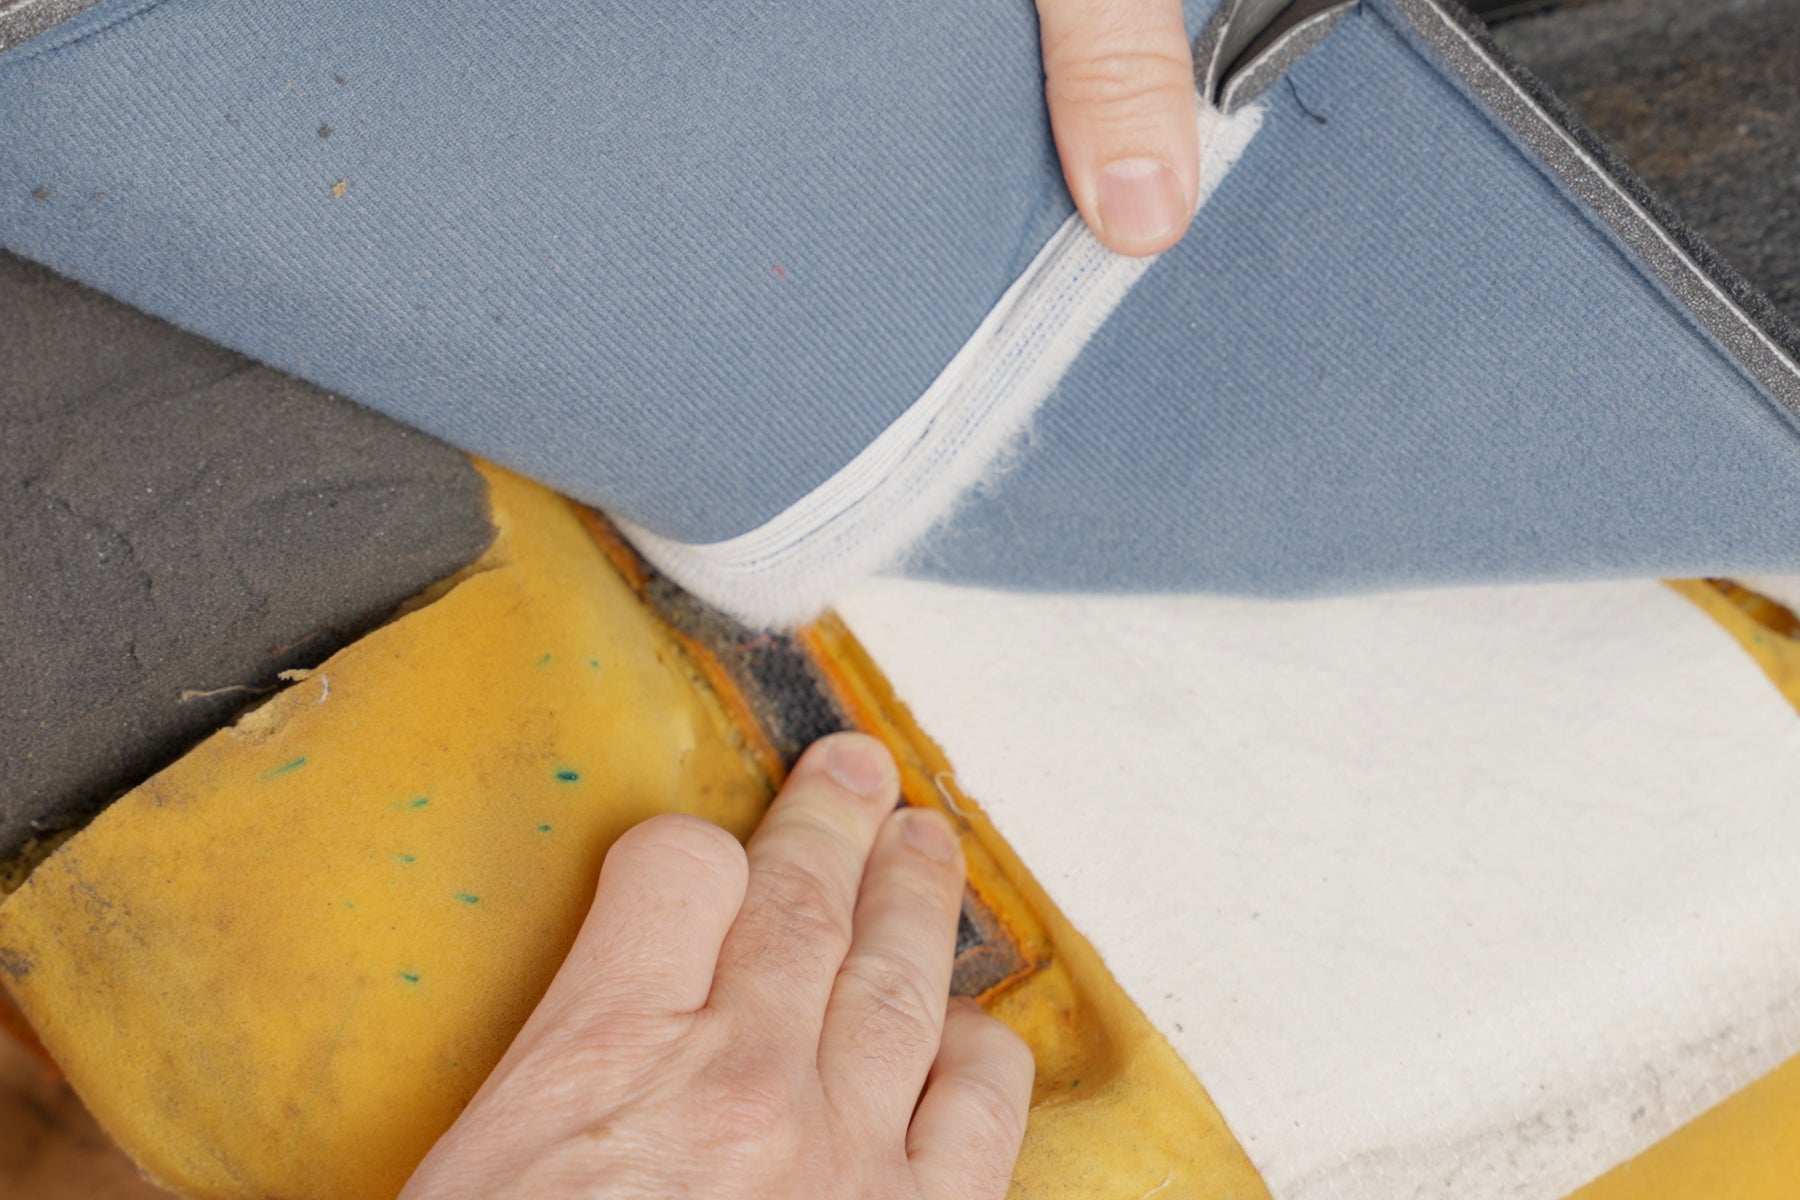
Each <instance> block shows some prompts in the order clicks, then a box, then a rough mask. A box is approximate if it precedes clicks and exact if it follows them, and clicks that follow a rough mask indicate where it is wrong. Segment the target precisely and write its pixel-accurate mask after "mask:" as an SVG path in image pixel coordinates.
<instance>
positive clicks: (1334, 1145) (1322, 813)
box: [841, 580, 1800, 1200]
mask: <svg viewBox="0 0 1800 1200" xmlns="http://www.w3.org/2000/svg"><path fill="white" fill-rule="evenodd" d="M841 611H842V612H843V614H844V615H845V617H846V618H847V619H848V621H849V623H850V625H851V627H852V628H853V629H854V631H855V633H856V634H857V636H858V637H859V638H861V639H862V641H863V642H864V644H865V645H866V646H867V647H868V649H869V650H870V651H871V652H872V653H873V655H874V657H875V659H876V661H877V662H878V663H880V665H881V667H882V668H883V670H885V671H886V672H887V673H888V674H889V675H890V676H891V678H892V680H893V682H894V683H895V685H896V686H897V688H898V690H899V693H900V695H901V696H902V698H903V699H905V700H906V701H907V702H908V703H909V704H910V705H911V706H912V707H913V709H914V711H915V713H916V714H917V716H918V717H919V718H920V720H921V722H922V724H923V726H924V728H925V729H926V730H927V731H928V732H929V733H930V734H931V735H932V736H933V737H935V738H937V739H938V740H939V741H940V742H941V743H943V745H944V746H945V748H946V750H947V751H948V753H949V755H950V758H951V760H952V762H953V763H954V764H955V766H956V769H957V774H958V779H959V782H960V783H961V784H962V785H963V786H964V788H965V789H966V790H967V791H968V792H969V793H970V794H971V795H972V796H974V797H975V798H976V799H977V800H978V801H980V802H981V803H982V804H984V805H985V806H986V807H987V810H988V811H989V812H990V813H991V814H992V815H993V817H994V819H995V821H996V823H997V825H998V827H999V829H1000V831H1001V833H1002V834H1003V835H1004V836H1005V837H1006V838H1008V839H1009V841H1010V842H1011V843H1012V845H1013V846H1014V847H1015V848H1016V849H1017V850H1018V851H1019V852H1020V854H1021V855H1022V856H1023V858H1024V861H1025V862H1026V864H1027V865H1028V866H1029V867H1030V868H1031V869H1032V870H1033V871H1034V872H1035V873H1036V874H1037V876H1038V878H1039V879H1040V880H1041V881H1042V882H1043V883H1044V885H1045V886H1046V887H1047V888H1048V889H1049V892H1050V894H1051V896H1052V897H1053V898H1054V899H1055V900H1056V902H1057V903H1058V904H1059V905H1061V906H1062V907H1063V909H1064V911H1065V912H1067V914H1068V915H1069V916H1070V917H1071V918H1072V919H1073V920H1074V922H1075V924H1076V926H1077V927H1078V928H1080V929H1081V930H1082V931H1083V932H1084V933H1085V934H1087V936H1088V937H1090V938H1091V939H1092V940H1093V941H1094V943H1095V945H1096V946H1097V947H1098V948H1099V950H1100V952H1101V953H1102V955H1104V956H1105V958H1106V961H1107V963H1108V964H1109V966H1110V967H1111V968H1112V969H1113V971H1114V972H1115V973H1116V974H1117V976H1118V978H1119V980H1120V982H1121V983H1122V984H1123V985H1124V986H1125V988H1126V989H1127V990H1128V991H1129V992H1130V993H1131V995H1132V996H1133V997H1134V998H1135V999H1136V1000H1137V1002H1138V1003H1139V1004H1140V1005H1141V1006H1142V1007H1143V1008H1144V1010H1145V1011H1146V1012H1147V1013H1148V1014H1149V1016H1150V1017H1151V1019H1152V1020H1153V1021H1154V1022H1155V1023H1156V1025H1157V1026H1158V1027H1159V1028H1160V1029H1161V1030H1162V1031H1163V1032H1164V1033H1165V1034H1166V1035H1167V1036H1168V1037H1169V1038H1170V1039H1171V1041H1172V1042H1173V1044H1174V1045H1175V1047H1176V1048H1177V1049H1178V1050H1179V1051H1180V1053H1181V1054H1182V1056H1183V1057H1184V1058H1185V1059H1186V1060H1187V1061H1188V1063H1189V1064H1190V1065H1191V1066H1192V1067H1193V1068H1194V1070H1195V1072H1196V1074H1197V1075H1198V1076H1199V1078H1200V1080H1201V1081H1202V1083H1204V1084H1205V1085H1206V1087H1207V1088H1208V1089H1209V1091H1210V1092H1211V1094H1212V1096H1213V1098H1214V1099H1215V1100H1216V1101H1217V1102H1218V1104H1219V1107H1220V1108H1221V1110H1222V1111H1223V1113H1224V1115H1225V1117H1226V1119H1227V1121H1228V1122H1229V1123H1230V1124H1231V1126H1232V1128H1233V1130H1234V1132H1235V1133H1236V1134H1237V1136H1238V1138H1239V1140H1240V1141H1241V1142H1242V1143H1243V1145H1244V1146H1245V1148H1246V1150H1247V1151H1248V1152H1249V1154H1250V1156H1251V1158H1252V1160H1253V1161H1254V1162H1255V1163H1256V1165H1257V1167H1258V1168H1259V1169H1260V1170H1261V1171H1262V1172H1263V1174H1264V1176H1265V1177H1266V1179H1267V1180H1268V1182H1269V1184H1270V1185H1271V1187H1272V1188H1273V1190H1274V1192H1275V1195H1276V1196H1277V1197H1278V1198H1280V1200H1415V1198H1440V1197H1441V1198H1443V1200H1501V1198H1502V1197H1504V1198H1505V1200H1560V1198H1561V1197H1564V1196H1566V1195H1567V1194H1568V1193H1569V1192H1571V1191H1572V1190H1574V1189H1575V1188H1576V1187H1578V1186H1579V1185H1581V1184H1583V1183H1585V1182H1587V1181H1588V1180H1590V1179H1592V1178H1594V1177H1595V1176H1597V1175H1599V1174H1601V1173H1602V1172H1603V1171H1605V1170H1606V1169H1608V1168H1610V1167H1612V1166H1613V1165H1615V1164H1617V1163H1619V1162H1621V1161H1623V1160H1625V1159H1627V1158H1629V1157H1631V1156H1632V1155H1634V1154H1636V1153H1637V1152H1638V1151H1640V1150H1642V1149H1643V1148H1644V1147H1646V1146H1648V1145H1650V1144H1651V1143H1653V1142H1655V1141H1656V1140H1658V1139H1660V1138H1662V1137H1664V1136H1666V1135H1667V1134H1668V1133H1670V1132H1671V1131H1673V1130H1674V1129H1675V1128H1677V1127H1678V1126H1679V1125H1681V1124H1682V1123H1684V1122H1686V1121H1687V1120H1689V1119H1691V1118H1692V1117H1694V1116H1696V1115H1697V1114H1699V1113H1700V1112H1702V1111H1703V1110H1705V1109H1706V1108H1708V1107H1709V1106H1711V1105H1712V1104H1714V1103H1716V1102H1717V1101H1719V1100H1721V1099H1723V1098H1724V1097H1725V1096H1727V1095H1729V1094H1730V1093H1731V1092H1733V1091H1735V1090H1736V1089H1738V1088H1740V1087H1742V1086H1744V1085H1745V1084H1747V1083H1749V1082H1751V1081H1752V1080H1754V1079H1755V1078H1757V1077H1759V1076H1760V1075H1762V1074H1764V1073H1766V1072H1767V1071H1768V1070H1770V1069H1771V1068H1773V1067H1774V1066H1776V1065H1777V1064H1778V1063H1780V1062H1781V1061H1782V1060H1783V1059H1785V1058H1787V1057H1789V1056H1791V1055H1793V1054H1794V1053H1796V1052H1797V1051H1800V1005H1797V1004H1796V998H1797V996H1800V953H1796V950H1800V901H1796V899H1795V897H1796V891H1795V884H1794V880H1795V868H1796V865H1797V864H1800V718H1797V717H1796V714H1795V713H1794V711H1793V710H1792V709H1791V708H1790V707H1789V706H1788V705H1787V703H1786V702H1785V701H1784V700H1783V699H1782V698H1781V697H1780V695H1779V694H1778V693H1777V692H1776V691H1775V689H1774V688H1773V687H1772V686H1771V685H1770V684H1769V682H1768V681H1767V679H1766V678H1765V677H1764V676H1763V675H1762V674H1761V672H1760V671H1758V670H1757V668H1756V667H1755V666H1754V665H1753V664H1752V663H1751V662H1750V660H1749V658H1748V657H1747V656H1746V655H1745V654H1744V653H1743V652H1742V651H1741V650H1740V649H1739V648H1738V647H1737V646H1736V645H1735V644H1734V643H1733V642H1732V641H1731V640H1730V639H1729V638H1728V637H1727V636H1726V635H1725V633H1724V632H1723V631H1722V630H1720V629H1719V628H1717V627H1716V626H1714V625H1713V624H1712V622H1711V621H1709V620H1708V619H1707V618H1706V617H1705V616H1704V615H1702V614H1701V613H1700V612H1698V610H1696V609H1694V608H1692V607H1691V606H1690V605H1688V604H1687V602H1686V601H1684V600H1682V599H1681V598H1680V597H1679V596H1677V595H1675V594H1674V593H1673V592H1671V591H1670V590H1668V589H1667V588H1665V587H1662V586H1661V585H1659V584H1655V583H1652V582H1641V583H1600V584H1583V585H1558V586H1533V587H1518V588H1484V589H1467V590H1455V591H1434V592H1421V593H1408V594H1402V595H1388V596H1378V597H1361V598H1352V599H1338V600H1328V601H1319V602H1308V603H1287V604H1276V603H1263V602H1252V601H1238V600H1231V599H1220V598H1209V597H1199V596H1193V597H1165V598H1152V597H1139V598H1127V597H1113V598H1095V597H1067V596H1065V597H1042V596H1030V597H1027V596H1018V595H1005V594H998V593H993V592H984V591H978V590H970V589H959V588H953V587H948V586H943V585H935V584H926V583H918V582H904V581H897V580H875V581H870V582H868V583H866V584H864V585H862V586H860V587H859V588H857V589H856V590H854V591H853V592H852V593H851V594H850V595H849V596H848V597H847V598H846V600H845V602H844V603H843V604H842V606H841Z"/></svg>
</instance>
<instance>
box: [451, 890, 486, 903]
mask: <svg viewBox="0 0 1800 1200" xmlns="http://www.w3.org/2000/svg"><path fill="white" fill-rule="evenodd" d="M456 898H457V899H458V900H460V901H462V902H463V903H464V904H480V903H481V897H480V896H474V895H470V894H469V893H468V892H458V893H456Z"/></svg>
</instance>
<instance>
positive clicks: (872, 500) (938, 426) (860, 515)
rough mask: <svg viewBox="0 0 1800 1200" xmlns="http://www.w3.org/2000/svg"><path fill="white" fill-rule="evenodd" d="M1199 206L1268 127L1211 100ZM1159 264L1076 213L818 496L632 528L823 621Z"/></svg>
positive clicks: (693, 565)
mask: <svg viewBox="0 0 1800 1200" xmlns="http://www.w3.org/2000/svg"><path fill="white" fill-rule="evenodd" d="M1201 112H1202V126H1201V127H1202V137H1203V139H1204V140H1203V143H1202V151H1203V152H1202V155H1201V176H1200V187H1199V201H1198V203H1202V204H1203V203H1205V201H1206V198H1207V197H1208V196H1210V195H1211V194H1212V193H1213V191H1214V190H1215V189H1216V188H1217V187H1218V185H1219V182H1220V181H1221V180H1222V179H1223V178H1224V177H1225V174H1226V172H1227V171H1229V170H1230V168H1231V166H1232V164H1234V163H1235V162H1236V161H1237V159H1238V157H1239V155H1241V154H1242V153H1243V151H1244V148H1245V147H1246V146H1248V145H1249V143H1250V139H1251V138H1252V137H1253V136H1254V135H1255V133H1256V131H1257V129H1258V128H1259V127H1260V126H1261V123H1262V110H1261V108H1259V107H1255V106H1252V107H1249V108H1245V109H1243V110H1241V111H1239V112H1237V113H1234V114H1232V115H1231V116H1229V117H1226V116H1223V115H1222V114H1220V113H1219V112H1218V111H1217V110H1216V109H1213V108H1210V107H1208V106H1204V105H1203V106H1202V109H1201ZM1153 261H1155V260H1154V259H1147V258H1126V257H1125V256H1123V255H1119V254H1114V253H1113V252H1112V251H1110V250H1108V249H1106V248H1105V247H1104V246H1102V245H1101V244H1100V243H1099V241H1097V240H1096V239H1095V238H1094V235H1093V234H1092V233H1091V232H1089V230H1088V228H1087V226H1086V224H1085V223H1083V221H1082V219H1081V216H1080V214H1076V215H1074V216H1071V217H1070V218H1069V220H1068V221H1067V222H1065V223H1064V224H1063V226H1062V228H1060V229H1058V230H1057V231H1056V233H1055V234H1054V235H1052V236H1051V238H1050V240H1049V241H1048V242H1047V243H1046V244H1045V245H1044V248H1043V249H1042V250H1040V251H1039V252H1038V254H1037V257H1036V258H1034V259H1033V260H1032V262H1031V265H1030V266H1029V267H1027V268H1026V269H1025V271H1024V273H1023V274H1021V275H1020V276H1019V278H1018V279H1017V280H1015V281H1014V282H1013V284H1012V286H1011V287H1009V288H1008V289H1007V290H1006V293H1005V294H1004V295H1003V296H1001V298H1000V301H999V303H997V304H996V305H995V306H994V307H993V309H992V310H990V311H989V313H988V315H987V316H986V317H985V318H984V319H983V320H982V322H981V324H980V325H979V326H978V327H977V328H976V330H975V333H974V334H973V335H972V336H971V337H970V338H969V340H968V341H967V342H965V343H964V344H963V346H962V348H961V349H960V350H958V351H957V353H956V355H955V357H953V358H952V359H951V360H950V362H949V364H948V365H947V366H946V367H945V368H944V369H943V371H941V372H940V373H939V375H938V377H937V378H936V379H935V380H933V381H932V384H931V386H930V387H928V388H927V389H926V390H925V392H924V394H923V395H921V396H920V397H919V399H918V400H916V401H914V402H913V404H912V405H911V406H910V407H909V408H908V409H907V410H906V412H904V413H902V414H901V415H900V417H899V419H898V420H896V421H895V422H894V423H893V424H892V425H889V426H888V427H887V429H885V430H883V431H882V433H881V434H880V435H879V436H878V437H876V438H875V440H874V441H872V442H870V443H869V444H868V445H867V446H866V447H864V448H863V450H862V451H861V453H859V454H857V456H856V457H855V458H853V459H851V460H850V462H849V463H847V464H845V466H843V467H842V468H840V469H839V470H838V471H837V473H835V474H834V475H832V476H831V478H829V479H827V480H826V481H825V482H824V483H822V484H820V485H819V486H818V487H817V488H815V489H813V490H812V491H811V492H809V493H807V494H806V495H805V496H803V497H801V498H800V499H799V500H798V501H796V502H795V503H794V504H793V505H791V506H789V507H788V508H787V509H785V510H783V511H782V512H781V513H779V514H777V515H776V516H775V517H773V518H772V519H770V520H769V521H767V522H766V523H764V524H763V525H761V526H758V527H757V528H756V529H753V530H750V531H749V532H748V533H744V534H740V535H738V536H737V537H733V538H728V539H726V540H724V541H720V542H711V543H706V544H698V545H697V544H693V543H687V542H678V541H674V540H671V539H669V538H664V537H661V536H659V535H657V534H654V533H652V532H650V531H649V530H646V529H644V528H642V527H641V526H638V525H634V524H632V523H630V522H627V521H622V520H621V521H619V522H618V524H619V528H620V530H621V531H622V532H623V533H624V534H625V536H626V537H628V538H629V539H630V540H631V541H632V542H633V543H635V544H636V546H637V548H638V550H639V551H640V552H642V553H643V555H644V557H645V558H647V559H649V560H650V562H652V563H653V564H655V566H656V567H658V568H659V569H660V570H661V571H662V572H663V573H664V574H666V575H668V576H669V577H670V578H671V579H673V580H674V581H675V582H677V583H679V584H681V585H682V586H683V587H685V588H687V589H688V590H689V591H691V592H693V593H694V594H696V595H697V596H699V597H700V598H701V599H703V600H706V601H708V602H709V603H712V604H714V605H717V606H718V607H720V608H723V609H725V610H726V611H728V612H730V613H732V614H733V615H734V616H737V617H739V618H740V619H743V620H746V621H749V622H751V623H753V624H756V625H761V626H773V625H785V624H792V623H795V622H798V621H802V620H805V619H807V618H808V617H811V616H813V615H815V614H816V613H817V612H818V611H819V610H820V609H821V608H823V607H824V606H825V604H826V603H827V602H828V601H829V599H830V597H831V595H832V594H833V592H835V591H836V590H837V589H838V588H839V587H841V586H843V585H844V584H846V583H849V582H851V581H853V580H855V579H857V578H860V577H862V576H864V575H867V574H869V573H872V572H874V571H876V570H879V569H880V568H881V567H883V566H885V565H887V564H889V563H891V562H893V561H895V560H896V559H898V558H899V557H901V556H902V555H903V554H905V553H906V551H907V550H908V549H910V548H911V547H912V545H913V544H914V543H915V542H916V541H917V540H918V539H919V538H921V537H922V536H924V534H925V533H926V532H928V531H929V530H930V529H931V527H932V526H933V525H935V524H937V523H938V522H939V521H940V520H942V519H943V518H944V517H945V516H947V515H948V514H949V513H950V511H951V510H952V509H953V508H954V507H955V505H956V502H957V501H958V500H959V499H960V498H961V497H962V496H963V494H964V493H965V492H966V491H967V490H968V488H969V487H970V486H972V485H973V484H974V483H975V482H976V481H977V480H978V479H979V478H980V477H981V475H982V474H983V473H984V472H985V471H986V470H987V469H988V467H989V466H990V465H991V464H992V463H993V462H994V460H995V458H996V457H997V456H998V455H999V454H1000V453H1001V451H1002V450H1004V449H1005V448H1006V446H1007V445H1008V443H1010V442H1011V441H1012V440H1013V438H1014V437H1015V436H1017V435H1018V434H1019V433H1020V432H1021V431H1022V430H1023V429H1024V428H1025V426H1026V424H1027V423H1028V422H1029V421H1030V419H1031V417H1032V416H1033V415H1035V413H1036V412H1037V410H1038V408H1039V406H1041V405H1042V404H1043V402H1044V401H1045V400H1046V399H1047V398H1048V397H1049V395H1050V393H1051V392H1052V391H1054V390H1055V388H1056V385H1057V383H1058V382H1060V381H1061V379H1062V376H1063V374H1064V372H1066V371H1067V370H1068V369H1069V366H1070V365H1071V364H1072V363H1073V362H1074V361H1075V358H1076V356H1077V355H1078V354H1079V353H1080V352H1081V349H1082V347H1084V346H1085V345H1086V344H1087V342H1088V340H1089V339H1090V338H1091V337H1093V336H1094V334H1095V333H1096V332H1098V331H1099V329H1100V327H1101V326H1102V325H1103V324H1105V322H1106V319H1107V318H1108V317H1109V316H1111V315H1112V312H1113V310H1114V309H1115V308H1117V307H1118V305H1119V302H1120V301H1122V300H1123V299H1124V298H1125V296H1126V294H1127V293H1128V292H1129V291H1130V290H1131V288H1132V286H1133V285H1134V284H1136V283H1137V281H1138V280H1139V279H1141V278H1142V277H1143V275H1144V272H1145V271H1147V270H1148V269H1149V267H1150V264H1151V263H1152V262H1153Z"/></svg>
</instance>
